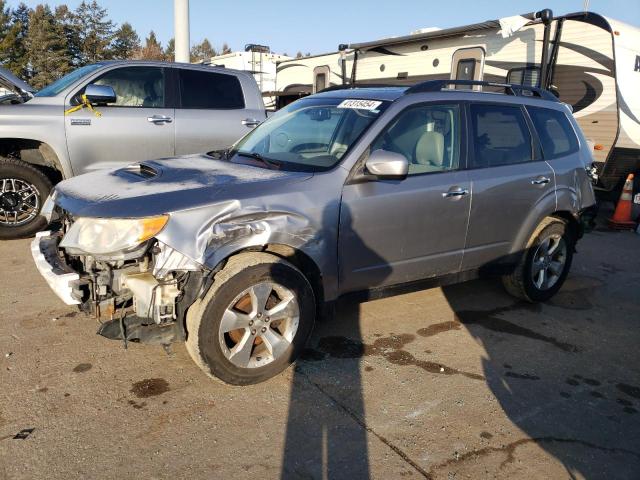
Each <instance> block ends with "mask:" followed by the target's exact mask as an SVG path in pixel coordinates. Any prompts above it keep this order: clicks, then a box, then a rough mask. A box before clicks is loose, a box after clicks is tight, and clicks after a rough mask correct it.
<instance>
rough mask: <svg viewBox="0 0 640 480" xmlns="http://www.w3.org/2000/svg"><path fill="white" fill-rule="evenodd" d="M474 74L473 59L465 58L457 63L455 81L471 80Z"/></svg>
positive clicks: (474, 63) (474, 65)
mask: <svg viewBox="0 0 640 480" xmlns="http://www.w3.org/2000/svg"><path fill="white" fill-rule="evenodd" d="M475 73H476V61H475V60H474V59H473V58H465V59H464V60H460V61H458V70H457V71H456V80H473V78H474V76H475Z"/></svg>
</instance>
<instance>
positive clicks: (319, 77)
mask: <svg viewBox="0 0 640 480" xmlns="http://www.w3.org/2000/svg"><path fill="white" fill-rule="evenodd" d="M326 81H327V76H326V75H325V74H324V73H318V74H316V92H319V91H321V90H324V89H325V88H326V87H325V84H326Z"/></svg>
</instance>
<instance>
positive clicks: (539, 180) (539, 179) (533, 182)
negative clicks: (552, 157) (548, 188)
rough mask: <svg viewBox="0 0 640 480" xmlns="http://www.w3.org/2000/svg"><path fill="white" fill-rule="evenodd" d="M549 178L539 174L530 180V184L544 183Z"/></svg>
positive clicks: (547, 181)
mask: <svg viewBox="0 0 640 480" xmlns="http://www.w3.org/2000/svg"><path fill="white" fill-rule="evenodd" d="M550 181H551V179H549V178H548V177H543V176H539V177H536V178H534V179H533V180H531V185H546V184H547V183H549V182H550Z"/></svg>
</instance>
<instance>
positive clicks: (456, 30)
mask: <svg viewBox="0 0 640 480" xmlns="http://www.w3.org/2000/svg"><path fill="white" fill-rule="evenodd" d="M522 16H523V17H525V18H528V19H530V20H535V14H534V13H527V14H524V15H522ZM491 28H500V22H499V21H498V20H487V21H486V22H481V23H473V24H471V25H465V26H462V27H453V28H445V29H443V30H434V31H432V32H425V33H414V34H412V35H404V36H402V37H392V38H384V39H381V40H374V41H373V42H363V43H350V44H349V46H348V48H350V49H353V50H366V49H368V48H374V47H381V46H387V45H398V44H401V43H409V42H415V41H420V40H432V39H434V38H445V37H455V36H457V35H463V34H469V33H472V32H474V31H477V30H488V29H491Z"/></svg>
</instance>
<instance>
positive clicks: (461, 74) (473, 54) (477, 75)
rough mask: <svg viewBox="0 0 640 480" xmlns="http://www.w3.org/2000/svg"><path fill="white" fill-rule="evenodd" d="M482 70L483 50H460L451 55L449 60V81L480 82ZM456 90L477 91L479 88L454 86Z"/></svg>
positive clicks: (478, 48)
mask: <svg viewBox="0 0 640 480" xmlns="http://www.w3.org/2000/svg"><path fill="white" fill-rule="evenodd" d="M483 69H484V48H482V47H471V48H460V49H458V50H456V51H455V52H454V53H453V58H452V59H451V80H482V71H483ZM455 88H456V89H465V88H467V89H468V88H472V89H474V90H479V89H480V87H479V86H475V87H468V86H466V85H456V86H455Z"/></svg>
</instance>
